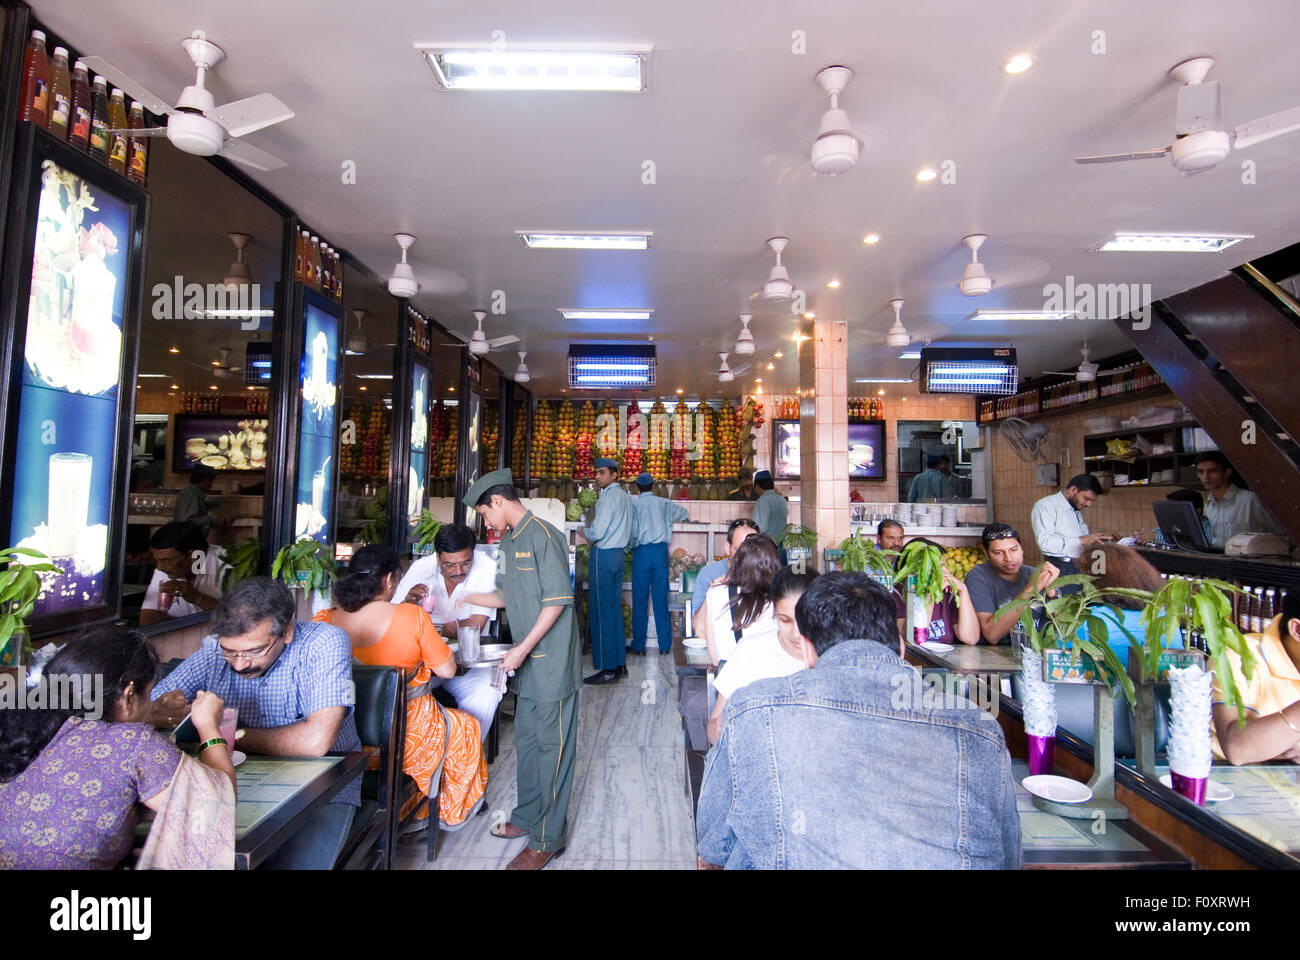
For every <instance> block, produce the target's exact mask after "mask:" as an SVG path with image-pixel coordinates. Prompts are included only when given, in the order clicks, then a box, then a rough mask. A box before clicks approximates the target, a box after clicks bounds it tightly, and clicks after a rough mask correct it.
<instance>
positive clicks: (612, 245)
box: [515, 230, 654, 250]
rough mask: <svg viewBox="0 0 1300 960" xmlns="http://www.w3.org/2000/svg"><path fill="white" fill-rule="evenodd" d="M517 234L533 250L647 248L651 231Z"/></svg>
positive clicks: (518, 231)
mask: <svg viewBox="0 0 1300 960" xmlns="http://www.w3.org/2000/svg"><path fill="white" fill-rule="evenodd" d="M515 236H517V237H519V241H520V242H521V243H522V244H523V245H524V246H525V247H529V248H531V249H533V250H646V249H648V248H649V246H650V238H651V237H652V236H654V234H653V233H651V232H650V231H645V232H644V233H532V232H530V231H527V230H516V231H515Z"/></svg>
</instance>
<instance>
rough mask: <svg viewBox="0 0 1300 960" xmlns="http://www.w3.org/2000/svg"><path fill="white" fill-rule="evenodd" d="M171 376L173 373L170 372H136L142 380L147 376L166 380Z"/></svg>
mask: <svg viewBox="0 0 1300 960" xmlns="http://www.w3.org/2000/svg"><path fill="white" fill-rule="evenodd" d="M170 376H171V374H169V373H137V374H136V377H138V378H139V379H141V380H144V379H147V378H156V379H158V380H166V379H167V378H168V377H170Z"/></svg>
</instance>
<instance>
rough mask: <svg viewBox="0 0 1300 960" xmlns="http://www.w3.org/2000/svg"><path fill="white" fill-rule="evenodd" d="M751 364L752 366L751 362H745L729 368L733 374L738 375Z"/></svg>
mask: <svg viewBox="0 0 1300 960" xmlns="http://www.w3.org/2000/svg"><path fill="white" fill-rule="evenodd" d="M752 366H753V364H752V363H747V364H745V365H744V366H740V367H733V368H732V370H731V372H732V373H733V374H735V375H736V376H737V377H738V376H740V375H741V374H742V373H744V372H745V371H746V370H748V369H749V368H750V367H752Z"/></svg>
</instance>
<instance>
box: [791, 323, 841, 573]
mask: <svg viewBox="0 0 1300 960" xmlns="http://www.w3.org/2000/svg"><path fill="white" fill-rule="evenodd" d="M810 332H811V335H812V340H811V341H810V342H809V343H808V344H807V345H805V346H804V348H803V355H802V356H801V357H800V366H799V381H800V383H801V384H802V385H803V389H804V391H805V393H807V392H809V391H811V396H804V397H803V402H802V403H801V404H800V406H799V412H800V415H801V416H800V421H801V424H800V437H801V443H800V446H799V455H800V466H799V472H800V474H801V475H802V476H801V479H800V487H799V495H800V505H799V506H800V510H799V519H800V522H801V523H803V524H804V525H805V526H808V527H812V528H813V529H814V530H816V531H817V533H818V535H819V542H818V553H820V551H821V550H822V549H825V548H827V547H835V546H838V545H839V543H840V541H842V540H843V539H844V538H845V537H847V536H848V535H849V478H848V469H847V467H848V464H847V461H846V460H845V456H844V453H845V451H846V450H848V448H849V420H848V417H849V409H848V402H849V399H848V398H849V391H848V383H849V381H848V324H846V323H845V322H844V321H843V320H835V321H818V322H816V323H814V324H812V325H811V330H810ZM791 519H792V520H793V519H794V518H793V516H792V517H791Z"/></svg>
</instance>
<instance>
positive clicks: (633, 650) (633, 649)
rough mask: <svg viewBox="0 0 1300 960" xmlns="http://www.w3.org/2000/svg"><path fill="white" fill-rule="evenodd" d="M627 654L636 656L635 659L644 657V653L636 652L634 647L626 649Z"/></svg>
mask: <svg viewBox="0 0 1300 960" xmlns="http://www.w3.org/2000/svg"><path fill="white" fill-rule="evenodd" d="M627 652H628V653H630V654H632V655H633V656H637V657H644V656H645V651H644V650H637V649H636V648H635V647H628V648H627Z"/></svg>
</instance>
